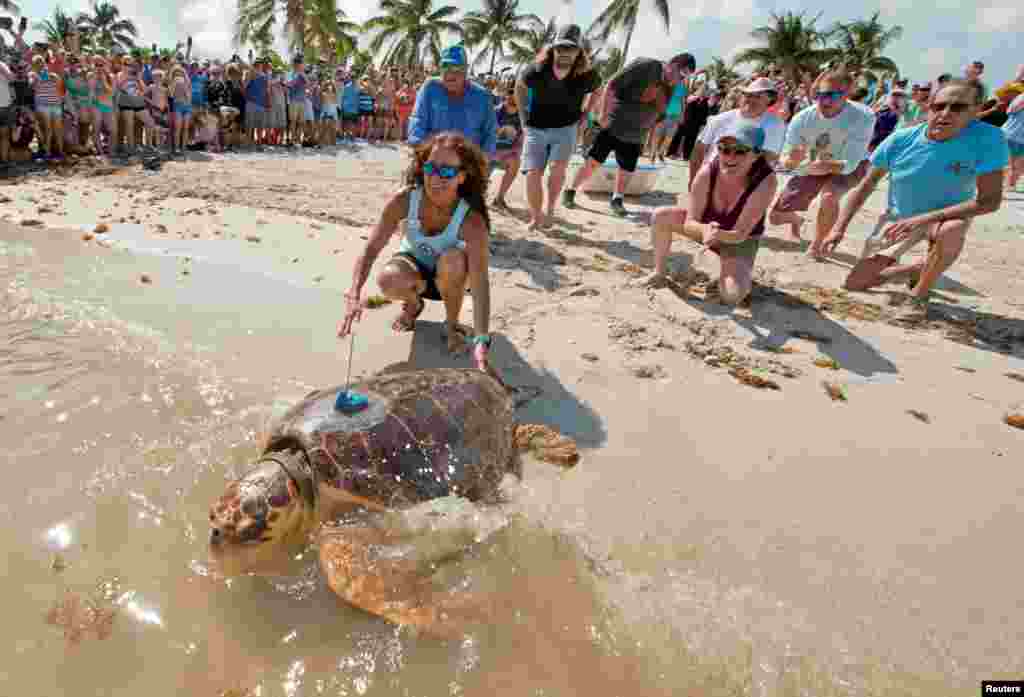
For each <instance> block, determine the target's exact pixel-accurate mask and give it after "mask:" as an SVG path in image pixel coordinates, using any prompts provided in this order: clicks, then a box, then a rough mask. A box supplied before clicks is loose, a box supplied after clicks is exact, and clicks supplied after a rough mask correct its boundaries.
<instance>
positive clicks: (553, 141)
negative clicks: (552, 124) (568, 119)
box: [521, 124, 576, 174]
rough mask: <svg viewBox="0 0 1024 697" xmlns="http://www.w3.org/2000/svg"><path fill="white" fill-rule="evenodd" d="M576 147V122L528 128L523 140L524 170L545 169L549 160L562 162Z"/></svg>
mask: <svg viewBox="0 0 1024 697" xmlns="http://www.w3.org/2000/svg"><path fill="white" fill-rule="evenodd" d="M575 149H576V124H572V125H570V126H564V127H562V128H527V129H526V137H525V139H524V141H523V156H522V159H523V164H522V167H521V168H522V171H523V173H524V174H525V173H526V172H529V171H530V170H532V169H544V168H545V167H547V165H548V162H562V161H566V160H568V159H569V158H571V157H572V153H573V151H574V150H575Z"/></svg>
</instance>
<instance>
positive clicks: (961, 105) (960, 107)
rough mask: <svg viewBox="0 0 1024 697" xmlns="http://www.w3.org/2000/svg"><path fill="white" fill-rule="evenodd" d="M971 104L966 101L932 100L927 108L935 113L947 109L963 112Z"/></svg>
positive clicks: (958, 112) (957, 112)
mask: <svg viewBox="0 0 1024 697" xmlns="http://www.w3.org/2000/svg"><path fill="white" fill-rule="evenodd" d="M972 106H973V105H972V104H968V103H967V102H932V103H931V104H929V105H928V108H929V109H930V110H932V111H934V112H935V113H936V114H941V113H942V112H943V111H946V110H947V109H948V110H949V111H950V112H951V113H954V114H963V113H964V112H966V111H967V110H968V109H970V108H971V107H972Z"/></svg>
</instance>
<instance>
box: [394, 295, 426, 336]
mask: <svg viewBox="0 0 1024 697" xmlns="http://www.w3.org/2000/svg"><path fill="white" fill-rule="evenodd" d="M416 300H417V301H418V302H419V307H418V308H417V309H416V312H415V313H414V314H413V316H412V317H407V316H406V314H405V305H403V306H402V314H400V315H399V316H398V317H396V318H395V321H394V322H392V323H391V329H392V330H393V331H396V332H411V331H413V330H415V329H416V320H418V319H419V318H420V315H422V314H423V311H424V310H425V309H426V308H427V302H426V301H425V300H424V299H423V298H419V297H418V298H416Z"/></svg>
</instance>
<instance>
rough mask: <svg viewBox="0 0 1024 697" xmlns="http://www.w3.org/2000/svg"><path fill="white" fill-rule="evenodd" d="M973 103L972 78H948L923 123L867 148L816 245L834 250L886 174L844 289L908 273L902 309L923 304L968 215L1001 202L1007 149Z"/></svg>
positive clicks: (954, 254)
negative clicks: (920, 248)
mask: <svg viewBox="0 0 1024 697" xmlns="http://www.w3.org/2000/svg"><path fill="white" fill-rule="evenodd" d="M981 103H982V93H981V86H980V85H979V84H978V83H977V82H968V81H962V80H953V81H950V82H948V83H946V85H945V86H943V87H942V88H941V89H940V90H939V91H938V92H937V93H936V94H935V96H934V97H933V98H932V101H931V103H930V104H929V105H928V109H929V112H928V120H927V121H926V122H925V123H923V124H920V125H918V126H912V127H911V128H903V129H900V130H898V131H896V132H894V133H893V134H892V135H890V136H889V137H888V138H886V139H885V140H884V141H882V143H881V144H880V145H879V146H878V148H877V149H876V150H875V152H874V154H873V155H872V156H871V170H870V172H869V173H868V176H867V177H866V178H865V179H864V181H863V182H861V184H860V185H859V186H858V187H857V188H856V189H854V191H853V193H852V195H851V196H850V199H849V201H848V202H847V204H846V206H845V207H844V209H843V211H842V214H841V215H840V217H839V220H838V222H837V223H836V226H835V228H834V229H833V231H832V233H831V234H830V235H829V236H828V237H827V238H826V240H825V243H824V245H823V246H824V250H825V251H826V253H828V252H831V251H832V250H834V249H835V247H836V245H837V244H839V242H840V241H841V240H842V239H843V236H844V235H845V234H846V229H847V228H848V227H849V225H850V221H851V220H853V217H854V215H856V214H857V211H859V210H860V209H861V207H862V206H863V205H864V202H865V201H867V199H868V197H869V196H870V195H871V193H872V192H873V191H874V190H875V187H876V186H877V185H878V182H879V181H880V180H881V179H882V178H883V177H884V176H885V175H886V174H890V175H891V178H890V183H889V202H888V206H887V210H886V212H885V213H884V214H883V215H882V217H881V219H880V220H879V222H878V225H877V227H876V229H875V231H874V232H873V233H872V234H871V236H870V237H869V238H868V239H867V241H866V242H865V244H864V250H863V253H862V255H861V261H860V262H859V263H858V264H857V265H856V266H855V267H854V268H853V270H852V271H851V272H850V275H849V276H848V277H847V279H846V282H845V284H844V287H845V288H847V289H848V290H866V289H868V288H871V287H874V286H877V285H880V284H882V283H885V282H886V281H892V280H898V279H899V278H900V277H909V278H910V279H911V284H912V287H911V295H912V300H913V303H912V305H911V306H910V308H909V314H912V315H917V314H920V313H922V312H924V311H926V310H927V300H928V293H929V291H930V290H931V288H932V286H933V285H935V282H936V281H937V280H938V278H939V275H940V274H942V272H943V271H945V270H946V269H948V268H949V267H951V266H952V265H953V263H954V262H955V261H956V260H957V258H958V257H959V256H960V252H961V251H962V250H963V247H964V241H965V240H966V237H967V231H968V230H969V229H970V227H971V223H972V222H973V220H974V218H975V217H977V216H979V215H985V214H987V213H993V212H995V211H997V210H999V208H1000V206H1001V205H1002V202H1003V191H1002V181H1003V170H1004V169H1005V168H1006V166H1007V163H1008V162H1009V148H1008V147H1007V144H1006V138H1005V136H1004V135H1003V133H1002V131H1000V130H999V129H998V128H996V127H995V126H990V125H989V124H987V123H982V122H981V121H977V120H976V118H975V117H976V115H977V113H978V109H979V107H980V106H981ZM924 240H927V241H928V254H927V256H926V257H925V258H924V260H923V261H919V262H915V263H911V264H899V263H898V262H899V258H900V257H901V256H902V255H903V254H904V253H905V252H907V251H909V250H910V249H911V248H912V247H914V246H915V245H917V244H918V243H919V242H922V241H924Z"/></svg>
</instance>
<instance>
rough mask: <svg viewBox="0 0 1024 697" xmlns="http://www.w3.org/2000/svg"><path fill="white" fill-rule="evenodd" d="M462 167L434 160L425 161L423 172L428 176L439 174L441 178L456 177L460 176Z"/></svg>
mask: <svg viewBox="0 0 1024 697" xmlns="http://www.w3.org/2000/svg"><path fill="white" fill-rule="evenodd" d="M461 170H462V167H453V166H452V165H439V164H436V163H434V162H424V163H423V174H425V175H427V176H428V177H432V176H438V177H440V178H441V179H454V178H455V177H457V176H459V172H460V171H461Z"/></svg>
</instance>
